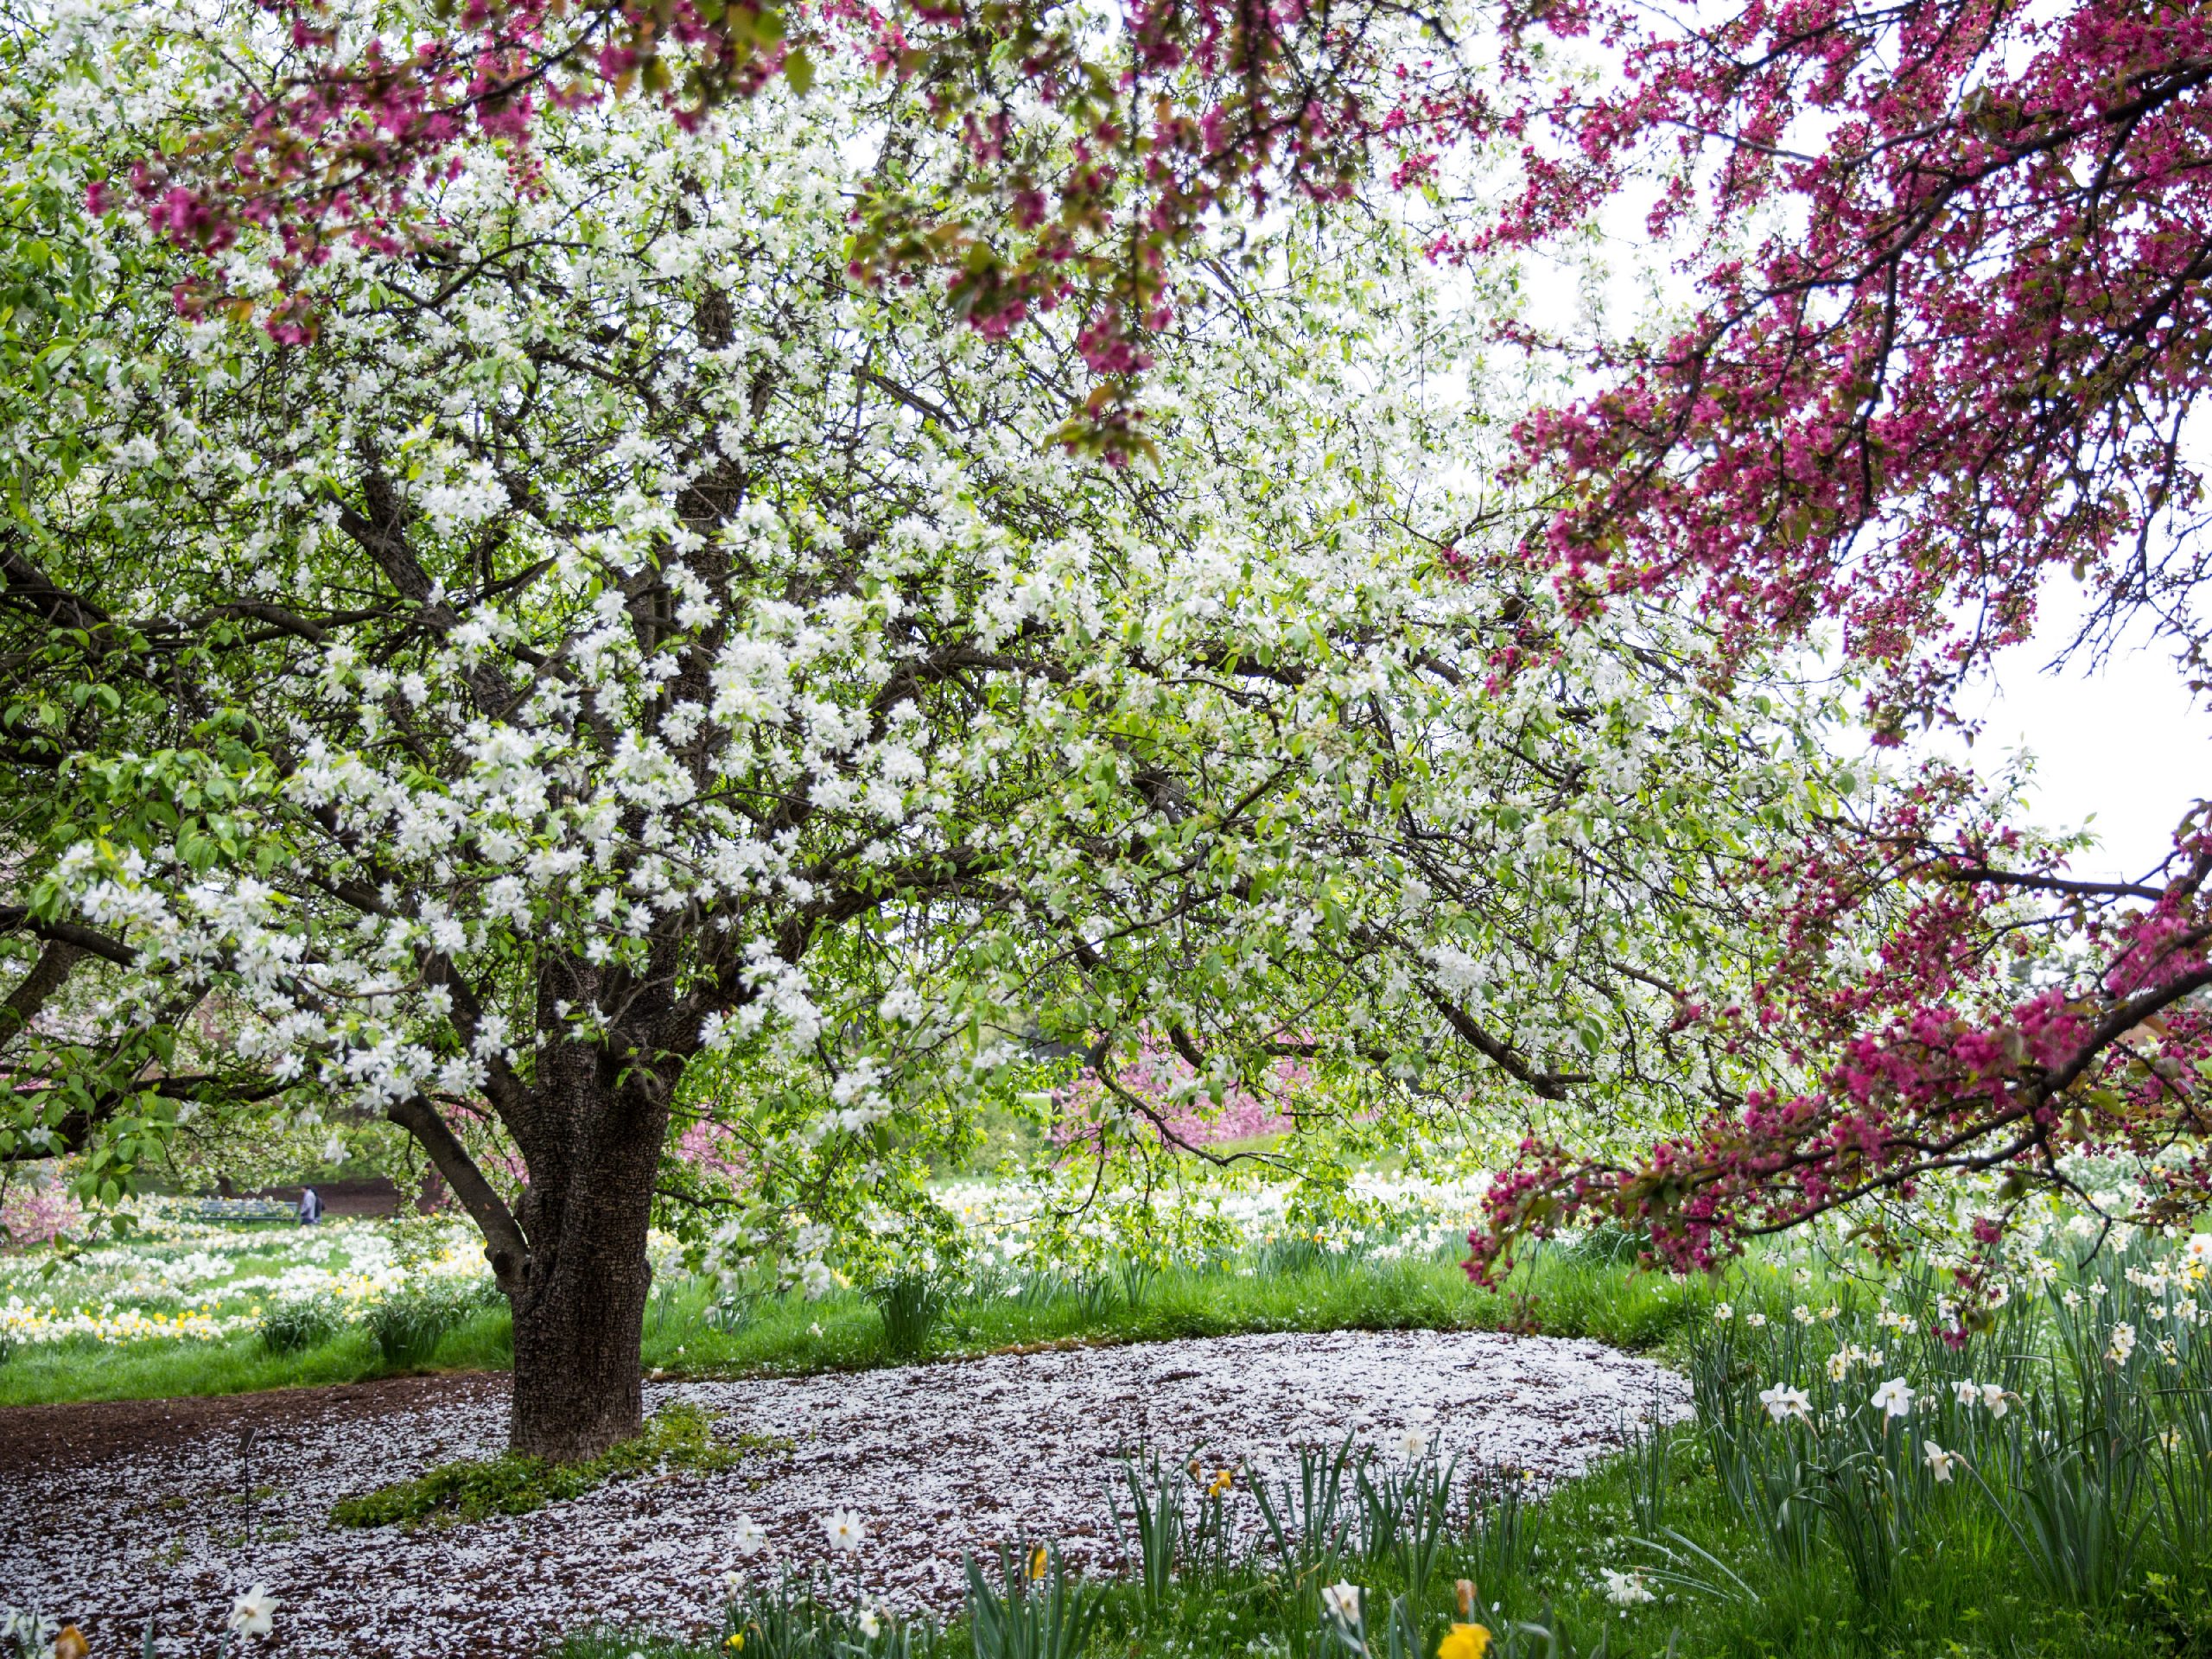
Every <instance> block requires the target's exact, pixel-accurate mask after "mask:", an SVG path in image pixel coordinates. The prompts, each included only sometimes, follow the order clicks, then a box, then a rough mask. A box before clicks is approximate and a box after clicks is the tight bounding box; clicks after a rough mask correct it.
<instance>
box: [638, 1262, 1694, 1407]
mask: <svg viewBox="0 0 2212 1659" xmlns="http://www.w3.org/2000/svg"><path fill="white" fill-rule="evenodd" d="M1248 1265H1249V1264H1248ZM1716 1294H1717V1293H1716V1292H1714V1291H1713V1289H1712V1288H1711V1287H1709V1286H1707V1285H1706V1284H1705V1283H1703V1282H1702V1281H1680V1280H1675V1279H1670V1278H1668V1277H1666V1276H1665V1275H1663V1274H1649V1273H1639V1272H1637V1271H1636V1270H1635V1269H1634V1268H1630V1267H1628V1266H1625V1265H1616V1264H1613V1263H1610V1262H1605V1261H1603V1260H1601V1259H1595V1258H1592V1257H1591V1256H1588V1255H1583V1254H1580V1253H1578V1252H1574V1251H1570V1250H1548V1251H1540V1252H1538V1253H1537V1255H1536V1256H1535V1258H1534V1259H1533V1260H1532V1261H1531V1262H1529V1264H1528V1265H1527V1266H1525V1267H1523V1268H1520V1269H1518V1270H1517V1271H1516V1273H1515V1274H1514V1276H1513V1277H1512V1279H1510V1281H1508V1283H1507V1287H1506V1291H1505V1294H1498V1293H1496V1292H1491V1291H1483V1290H1477V1289H1475V1288H1474V1287H1471V1286H1470V1285H1469V1284H1468V1282H1467V1279H1466V1275H1465V1274H1464V1273H1462V1272H1461V1271H1460V1269H1459V1264H1458V1262H1456V1261H1443V1260H1439V1259H1437V1258H1434V1257H1428V1258H1423V1259H1415V1260H1400V1261H1396V1262H1371V1263H1369V1262H1362V1263H1352V1264H1345V1265H1332V1264H1330V1263H1329V1262H1326V1261H1325V1260H1324V1261H1322V1262H1313V1263H1310V1264H1306V1265H1302V1266H1296V1267H1294V1268H1290V1269H1289V1270H1287V1271H1272V1272H1270V1271H1254V1272H1252V1273H1251V1274H1250V1276H1249V1277H1248V1276H1244V1275H1243V1274H1241V1273H1240V1272H1239V1270H1238V1268H1236V1267H1227V1268H1211V1269H1205V1268H1170V1269H1168V1270H1166V1271H1165V1272H1162V1273H1160V1274H1157V1275H1155V1276H1154V1278H1153V1279H1152V1280H1151V1281H1149V1282H1148V1283H1147V1284H1145V1285H1143V1286H1142V1287H1141V1288H1140V1289H1139V1290H1138V1293H1137V1296H1136V1299H1135V1301H1134V1302H1132V1301H1131V1300H1130V1299H1129V1296H1128V1291H1127V1289H1126V1288H1125V1287H1123V1286H1122V1283H1121V1282H1120V1281H1116V1280H1113V1279H1107V1280H1104V1281H1098V1282H1097V1283H1096V1284H1095V1285H1094V1286H1093V1287H1090V1294H1088V1295H1086V1294H1084V1293H1083V1291H1082V1290H1080V1289H1078V1288H1077V1287H1064V1288H1062V1289H1061V1290H1060V1291H1059V1293H1058V1294H1045V1295H1040V1296H1036V1297H1033V1298H1024V1297H1015V1296H996V1297H991V1298H988V1299H986V1300H962V1301H956V1302H954V1303H953V1304H952V1305H951V1306H950V1308H949V1309H948V1310H947V1311H946V1313H944V1317H943V1319H941V1320H940V1321H939V1323H938V1326H937V1329H936V1331H935V1332H934V1333H933V1334H932V1335H931V1338H930V1341H929V1343H928V1344H927V1347H926V1351H927V1352H928V1353H930V1354H931V1355H933V1356H938V1357H951V1356H956V1355H972V1354H978V1353H990V1352H995V1351H1001V1350H1005V1349H1009V1348H1024V1347H1031V1346H1039V1345H1044V1344H1055V1343H1075V1342H1088V1343H1097V1342H1160V1341H1166V1340H1169V1339H1172V1338H1179V1337H1218V1336H1232V1335H1237V1334H1241V1333H1244V1332H1267V1331H1409V1330H1444V1331H1452V1330H1496V1329H1503V1328H1517V1327H1528V1326H1530V1325H1533V1328H1535V1329H1537V1330H1540V1331H1541V1332H1543V1333H1544V1334H1546V1335H1551V1336H1563V1337H1592V1338H1597V1339H1598V1340H1599V1341H1601V1342H1605V1343H1609V1344H1612V1345H1614V1346H1616V1347H1621V1348H1627V1349H1633V1350H1637V1351H1650V1350H1655V1349H1657V1350H1663V1349H1665V1348H1666V1346H1667V1345H1668V1344H1669V1342H1670V1341H1671V1340H1673V1339H1674V1338H1675V1337H1676V1336H1677V1335H1678V1334H1679V1333H1681V1332H1684V1331H1685V1330H1687V1329H1688V1326H1689V1325H1691V1324H1692V1323H1693V1322H1694V1320H1695V1319H1697V1318H1698V1317H1699V1316H1700V1314H1701V1313H1703V1311H1704V1310H1705V1309H1707V1308H1708V1307H1709V1306H1711V1305H1712V1303H1713V1300H1714V1299H1715V1296H1716ZM710 1306H711V1301H710V1298H709V1294H708V1293H707V1291H706V1290H705V1289H704V1288H703V1287H677V1288H676V1289H673V1290H671V1291H670V1292H668V1293H665V1294H663V1295H662V1296H660V1297H658V1298H657V1299H656V1302H655V1306H654V1309H653V1312H652V1314H651V1315H649V1317H648V1319H647V1323H646V1332H645V1361H646V1363H647V1364H648V1365H649V1366H652V1367H653V1368H655V1369H656V1370H664V1371H666V1372H668V1373H670V1374H671V1375H674V1374H682V1375H707V1376H743V1375H747V1374H750V1373H756V1372H770V1373H778V1374H783V1373H791V1372H803V1371H823V1370H863V1369H867V1368H870V1367H873V1366H876V1365H880V1364H883V1363H887V1360H888V1356H887V1353H886V1351H885V1344H884V1340H883V1319H882V1316H881V1314H880V1313H879V1312H878V1311H877V1309H876V1308H875V1306H874V1304H873V1303H871V1302H870V1301H868V1300H867V1299H865V1298H864V1297H861V1296H858V1295H854V1294H841V1295H836V1296H831V1297H827V1298H824V1299H823V1300H821V1301H819V1302H807V1301H804V1300H798V1299H796V1298H792V1299H787V1300H780V1301H776V1300H771V1301H766V1302H764V1303H762V1304H761V1305H760V1307H759V1308H758V1310H757V1312H756V1313H754V1314H753V1317H752V1318H751V1319H749V1320H748V1321H747V1322H746V1323H745V1324H743V1325H741V1326H739V1327H738V1328H737V1329H735V1330H721V1329H717V1328H715V1325H713V1324H712V1323H711V1322H710V1319H709V1309H710ZM817 1326H818V1327H819V1328H820V1332H821V1334H820V1335H818V1336H817V1335H816V1334H815V1333H814V1332H815V1327H817Z"/></svg>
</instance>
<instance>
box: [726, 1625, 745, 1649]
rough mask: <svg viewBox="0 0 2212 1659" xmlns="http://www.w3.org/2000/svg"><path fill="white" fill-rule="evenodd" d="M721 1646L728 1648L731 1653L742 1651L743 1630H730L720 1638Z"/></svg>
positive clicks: (743, 1647) (743, 1646)
mask: <svg viewBox="0 0 2212 1659" xmlns="http://www.w3.org/2000/svg"><path fill="white" fill-rule="evenodd" d="M722 1646H724V1647H726V1648H728V1649H729V1650H730V1651H731V1652H732V1653H742V1652H743V1651H744V1650H745V1632H744V1631H742V1630H732V1631H731V1632H730V1633H729V1634H728V1636H726V1637H723V1638H722Z"/></svg>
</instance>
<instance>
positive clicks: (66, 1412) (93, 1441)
mask: <svg viewBox="0 0 2212 1659" xmlns="http://www.w3.org/2000/svg"><path fill="white" fill-rule="evenodd" d="M506 1391H507V1378H506V1377H505V1376H503V1375H499V1374H495V1373H491V1372H485V1371H456V1372H446V1373H442V1374H440V1375H437V1376H386V1377H378V1378H377V1379H376V1380H375V1381H373V1382H368V1383H339V1384H337V1385H336V1386H335V1387H329V1388H319V1389H265V1390H263V1391H261V1392H258V1393H255V1394H229V1395H207V1396H201V1397H195V1396H190V1395H188V1396H186V1397H184V1398H181V1399H174V1400H97V1401H88V1402H82V1403H79V1404H73V1405H63V1406H7V1407H0V1483H8V1482H13V1481H16V1480H18V1479H20V1478H22V1477H24V1476H26V1475H34V1474H36V1473H38V1472H39V1471H41V1470H48V1469H53V1468H55V1467H57V1466H59V1467H67V1468H72V1469H82V1468H86V1467H88V1466H89V1465H92V1464H96V1463H104V1462H105V1461H106V1460H107V1459H111V1458H121V1457H128V1456H130V1454H132V1453H134V1452H141V1451H145V1450H148V1449H149V1448H151V1447H155V1446H165V1445H173V1444H175V1442H176V1441H178V1440H186V1439H197V1438H199V1437H200V1436H203V1435H212V1434H232V1435H236V1434H239V1433H243V1432H244V1431H245V1430H246V1429H248V1428H251V1429H252V1430H253V1431H254V1432H255V1433H256V1434H257V1435H259V1434H261V1433H265V1432H268V1431H271V1430H275V1431H278V1432H279V1433H282V1432H283V1431H285V1430H289V1429H294V1428H298V1427H306V1426H308V1425H313V1426H315V1427H325V1426H327V1425H330V1424H332V1423H334V1422H337V1421H343V1420H345V1419H347V1418H353V1417H381V1416H383V1415H385V1414H386V1413H388V1412H393V1411H404V1410H406V1409H408V1408H410V1407H415V1406H424V1405H434V1404H442V1403H445V1402H448V1401H462V1400H469V1399H474V1398H478V1397H480V1396H482V1395H487V1394H489V1395H505V1393H506Z"/></svg>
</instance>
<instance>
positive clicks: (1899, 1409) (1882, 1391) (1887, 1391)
mask: <svg viewBox="0 0 2212 1659" xmlns="http://www.w3.org/2000/svg"><path fill="white" fill-rule="evenodd" d="M1871 1403H1872V1404H1873V1405H1875V1406H1878V1407H1879V1408H1881V1413H1882V1415H1883V1416H1885V1417H1902V1416H1904V1414H1906V1413H1907V1412H1909V1411H1910V1410H1911V1409H1912V1389H1910V1387H1908V1386H1907V1385H1906V1383H1905V1380H1904V1378H1903V1377H1901V1376H1893V1377H1891V1379H1890V1380H1889V1381H1888V1382H1886V1383H1883V1384H1882V1386H1881V1387H1880V1388H1878V1389H1875V1390H1874V1398H1873V1400H1872V1402H1871Z"/></svg>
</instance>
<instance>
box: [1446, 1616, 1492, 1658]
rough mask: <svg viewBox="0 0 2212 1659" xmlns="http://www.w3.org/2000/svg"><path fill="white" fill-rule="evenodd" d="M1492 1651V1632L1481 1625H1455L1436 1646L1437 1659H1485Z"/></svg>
mask: <svg viewBox="0 0 2212 1659" xmlns="http://www.w3.org/2000/svg"><path fill="white" fill-rule="evenodd" d="M1489 1649H1490V1631H1489V1630H1488V1628H1486V1627H1485V1626H1484V1625H1481V1624H1454V1625H1453V1626H1452V1628H1451V1629H1450V1630H1446V1632H1445V1633H1444V1639H1443V1640H1442V1641H1441V1642H1440V1643H1437V1644H1436V1659H1483V1655H1484V1653H1486V1652H1488V1651H1489Z"/></svg>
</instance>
